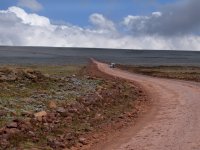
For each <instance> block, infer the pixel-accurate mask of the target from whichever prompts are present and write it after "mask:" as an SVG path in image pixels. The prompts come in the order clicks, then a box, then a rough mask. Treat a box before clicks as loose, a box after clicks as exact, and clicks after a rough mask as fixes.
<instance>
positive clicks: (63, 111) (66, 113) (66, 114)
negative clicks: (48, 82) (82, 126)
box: [56, 107, 68, 117]
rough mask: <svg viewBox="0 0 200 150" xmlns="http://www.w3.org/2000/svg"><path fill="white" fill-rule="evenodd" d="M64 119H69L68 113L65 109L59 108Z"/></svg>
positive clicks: (58, 110)
mask: <svg viewBox="0 0 200 150" xmlns="http://www.w3.org/2000/svg"><path fill="white" fill-rule="evenodd" d="M56 111H57V112H58V113H59V114H60V115H61V116H62V117H67V116H68V111H67V110H66V109H64V108H63V107H59V108H58V109H57V110H56Z"/></svg>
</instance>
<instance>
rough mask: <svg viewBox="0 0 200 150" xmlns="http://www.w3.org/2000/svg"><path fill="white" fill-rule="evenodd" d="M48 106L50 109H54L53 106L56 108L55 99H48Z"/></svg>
mask: <svg viewBox="0 0 200 150" xmlns="http://www.w3.org/2000/svg"><path fill="white" fill-rule="evenodd" d="M49 108H50V109H55V108H57V105H56V102H55V101H50V102H49Z"/></svg>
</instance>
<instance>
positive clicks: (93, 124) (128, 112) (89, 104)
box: [0, 65, 144, 149]
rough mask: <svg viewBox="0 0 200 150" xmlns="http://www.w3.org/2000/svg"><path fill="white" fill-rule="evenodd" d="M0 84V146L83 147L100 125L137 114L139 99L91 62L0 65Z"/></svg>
mask: <svg viewBox="0 0 200 150" xmlns="http://www.w3.org/2000/svg"><path fill="white" fill-rule="evenodd" d="M0 85H1V86H0V149H13V148H16V149H31V148H32V149H33V148H34V149H81V148H84V147H87V145H90V144H91V142H92V140H91V139H95V138H96V139H98V136H101V134H99V133H98V132H99V131H100V130H103V128H104V127H105V126H107V125H111V126H116V125H117V124H118V123H119V122H123V121H122V120H126V122H128V121H130V122H131V121H132V120H133V119H134V118H137V116H138V113H139V112H140V110H141V105H140V104H141V103H142V102H143V101H144V99H143V98H142V97H144V93H143V92H142V91H141V90H140V88H138V87H136V86H133V84H130V83H129V82H125V81H122V80H119V79H117V80H116V79H113V78H112V77H109V76H107V75H105V74H103V73H101V72H98V71H97V70H96V69H95V66H94V65H90V66H89V67H73V66H39V67H38V66H29V67H19V66H9V67H8V66H6V67H5V66H4V67H1V68H0ZM120 124H121V123H120Z"/></svg>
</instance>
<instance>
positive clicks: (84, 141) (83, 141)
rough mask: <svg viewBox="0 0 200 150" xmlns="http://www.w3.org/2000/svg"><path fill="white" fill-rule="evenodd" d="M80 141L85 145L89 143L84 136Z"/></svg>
mask: <svg viewBox="0 0 200 150" xmlns="http://www.w3.org/2000/svg"><path fill="white" fill-rule="evenodd" d="M79 143H81V144H83V145H87V144H88V142H87V141H86V139H85V138H83V137H81V138H79Z"/></svg>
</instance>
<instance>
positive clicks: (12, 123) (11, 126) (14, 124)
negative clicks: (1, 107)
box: [6, 122, 18, 128]
mask: <svg viewBox="0 0 200 150" xmlns="http://www.w3.org/2000/svg"><path fill="white" fill-rule="evenodd" d="M17 126H18V125H17V122H11V123H9V124H8V125H7V126H6V127H7V128H17Z"/></svg>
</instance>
